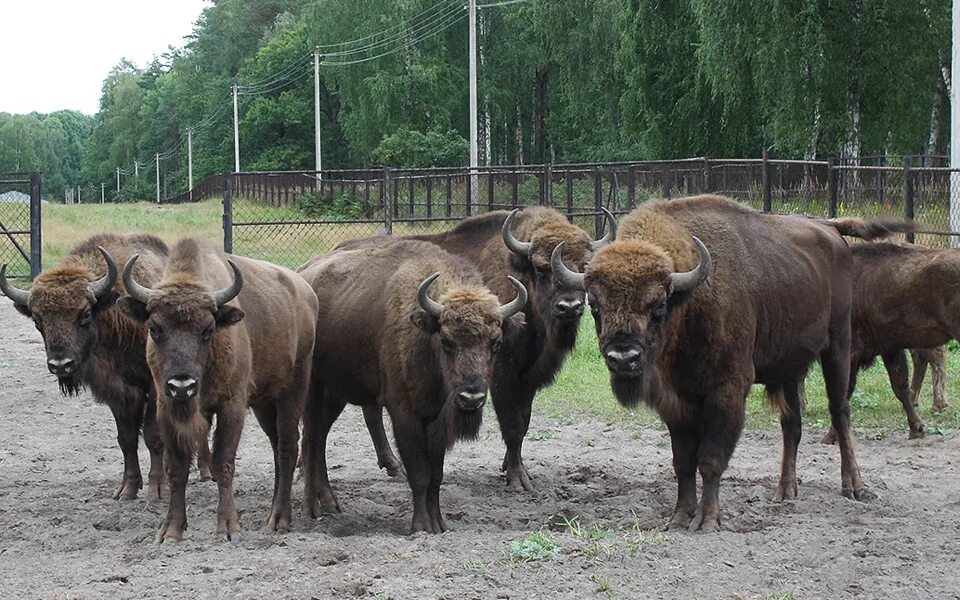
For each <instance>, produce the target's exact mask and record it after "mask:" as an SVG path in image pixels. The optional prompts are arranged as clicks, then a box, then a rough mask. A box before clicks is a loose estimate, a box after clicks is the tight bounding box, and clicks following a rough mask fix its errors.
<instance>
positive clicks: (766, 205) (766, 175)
mask: <svg viewBox="0 0 960 600" xmlns="http://www.w3.org/2000/svg"><path fill="white" fill-rule="evenodd" d="M761 164H762V165H763V175H762V180H763V212H765V213H768V212H770V211H771V210H772V208H773V206H772V204H771V202H770V152H768V151H767V149H766V148H764V149H763V162H762V163H761Z"/></svg>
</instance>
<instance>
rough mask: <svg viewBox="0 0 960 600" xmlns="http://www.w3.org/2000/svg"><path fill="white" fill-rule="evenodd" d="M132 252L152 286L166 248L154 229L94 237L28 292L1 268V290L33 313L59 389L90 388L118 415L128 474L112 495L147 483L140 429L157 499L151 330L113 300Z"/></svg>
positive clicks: (159, 455) (159, 474)
mask: <svg viewBox="0 0 960 600" xmlns="http://www.w3.org/2000/svg"><path fill="white" fill-rule="evenodd" d="M134 254H139V255H140V256H141V257H142V258H143V259H142V260H141V261H140V264H139V265H137V276H138V277H139V278H140V279H141V280H142V281H144V282H147V284H153V283H155V282H156V281H159V279H160V277H161V275H162V274H163V266H164V263H165V262H166V260H167V246H166V244H164V243H163V242H162V241H161V240H160V239H158V238H156V237H153V236H151V235H126V236H121V235H113V234H102V235H97V236H94V237H92V238H90V239H88V240H86V241H85V242H83V243H81V244H80V245H78V246H77V247H76V248H74V249H73V250H71V251H70V252H69V253H68V254H67V255H66V256H64V257H63V258H62V259H61V260H60V261H59V262H58V263H57V264H56V265H55V266H53V267H51V268H50V269H48V270H47V271H44V272H43V273H41V274H40V275H38V276H37V278H36V280H35V281H34V283H33V287H32V288H31V289H30V290H29V291H26V290H21V289H18V288H16V287H13V286H12V285H11V284H10V282H8V281H7V278H6V265H3V266H2V267H0V289H2V291H3V293H4V294H5V295H6V296H7V297H8V298H10V299H11V300H13V303H14V306H15V307H16V309H17V310H18V311H19V312H20V313H22V314H24V315H26V316H28V317H30V318H32V319H33V322H34V324H35V325H36V327H37V330H38V331H39V332H40V335H41V336H42V337H43V341H44V346H45V349H46V354H47V368H48V369H49V371H50V372H51V373H52V374H53V375H54V376H56V378H57V381H58V382H59V384H60V390H61V391H62V392H63V393H64V394H66V395H75V394H78V393H79V392H80V390H82V389H84V388H89V389H90V391H91V393H92V394H93V398H94V400H95V401H96V402H100V403H103V404H106V405H107V406H108V407H109V408H110V410H111V412H112V413H113V417H114V419H115V420H116V424H117V442H118V443H119V444H120V450H121V452H122V453H123V477H122V479H121V481H120V486H119V487H118V488H117V491H116V493H115V494H114V497H115V498H119V499H121V500H133V499H135V498H136V497H137V494H138V492H139V490H140V489H142V488H143V478H142V476H141V474H140V461H139V457H138V455H137V445H138V442H139V435H140V430H141V427H142V429H143V438H144V442H145V443H146V445H147V448H148V449H149V450H150V473H149V476H148V490H149V494H150V495H151V496H152V497H154V498H159V497H160V493H161V486H162V481H163V445H162V443H161V440H160V435H159V433H158V431H157V427H156V421H155V412H156V404H155V396H154V391H153V380H152V379H151V377H150V370H149V369H148V368H147V362H146V358H145V354H144V348H145V346H146V339H147V333H146V329H145V328H144V327H142V326H141V325H140V324H139V323H137V322H136V321H133V320H131V319H130V318H129V317H127V316H126V315H125V314H124V312H123V311H122V310H120V309H119V308H118V307H116V306H115V303H116V301H117V299H118V298H119V297H120V296H121V292H122V289H121V288H120V286H119V284H118V283H117V265H116V262H115V260H121V261H125V260H127V258H128V257H130V256H131V255H134Z"/></svg>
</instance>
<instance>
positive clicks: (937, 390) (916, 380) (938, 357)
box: [910, 346, 947, 412]
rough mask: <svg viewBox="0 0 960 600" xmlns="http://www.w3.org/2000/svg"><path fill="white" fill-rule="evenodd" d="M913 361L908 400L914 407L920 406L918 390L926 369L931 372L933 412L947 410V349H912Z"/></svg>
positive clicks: (921, 385) (942, 347) (941, 347)
mask: <svg viewBox="0 0 960 600" xmlns="http://www.w3.org/2000/svg"><path fill="white" fill-rule="evenodd" d="M910 358H911V359H912V361H913V378H912V379H911V381H910V398H912V399H913V405H914V406H920V390H921V388H922V387H923V378H924V377H925V376H926V374H927V367H928V366H929V367H930V370H931V371H933V382H932V383H933V406H932V407H931V408H932V409H933V410H934V411H936V412H940V411H942V410H944V409H945V408H947V348H946V346H937V347H936V348H914V349H912V350H910Z"/></svg>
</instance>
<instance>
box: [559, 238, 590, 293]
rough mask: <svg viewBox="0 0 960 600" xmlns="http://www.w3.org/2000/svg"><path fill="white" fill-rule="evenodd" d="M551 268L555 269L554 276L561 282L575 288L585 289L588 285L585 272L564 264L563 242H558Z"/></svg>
mask: <svg viewBox="0 0 960 600" xmlns="http://www.w3.org/2000/svg"><path fill="white" fill-rule="evenodd" d="M550 268H552V269H553V274H554V276H555V277H556V278H557V279H559V280H560V283H562V284H563V285H565V286H566V287H568V288H571V289H574V290H580V291H585V290H586V286H585V285H584V282H583V277H584V275H583V273H577V272H576V271H571V270H570V269H568V268H567V265H565V264H563V242H560V243H559V244H557V247H556V248H554V249H553V254H551V255H550Z"/></svg>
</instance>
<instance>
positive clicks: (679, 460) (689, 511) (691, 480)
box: [667, 423, 700, 529]
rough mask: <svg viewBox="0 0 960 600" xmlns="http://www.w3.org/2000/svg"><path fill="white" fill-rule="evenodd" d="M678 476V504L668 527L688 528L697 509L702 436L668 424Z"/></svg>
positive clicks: (674, 469) (687, 429)
mask: <svg viewBox="0 0 960 600" xmlns="http://www.w3.org/2000/svg"><path fill="white" fill-rule="evenodd" d="M667 428H668V429H669V430H670V446H671V447H672V449H673V471H674V473H676V476H677V505H676V507H675V508H674V510H673V517H672V518H671V519H670V524H669V525H667V529H686V528H687V527H689V526H690V521H691V520H693V514H694V512H696V510H697V449H698V448H699V446H700V436H699V435H698V433H697V432H696V431H695V430H694V429H691V428H688V427H681V426H677V425H670V424H669V423H668V424H667Z"/></svg>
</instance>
